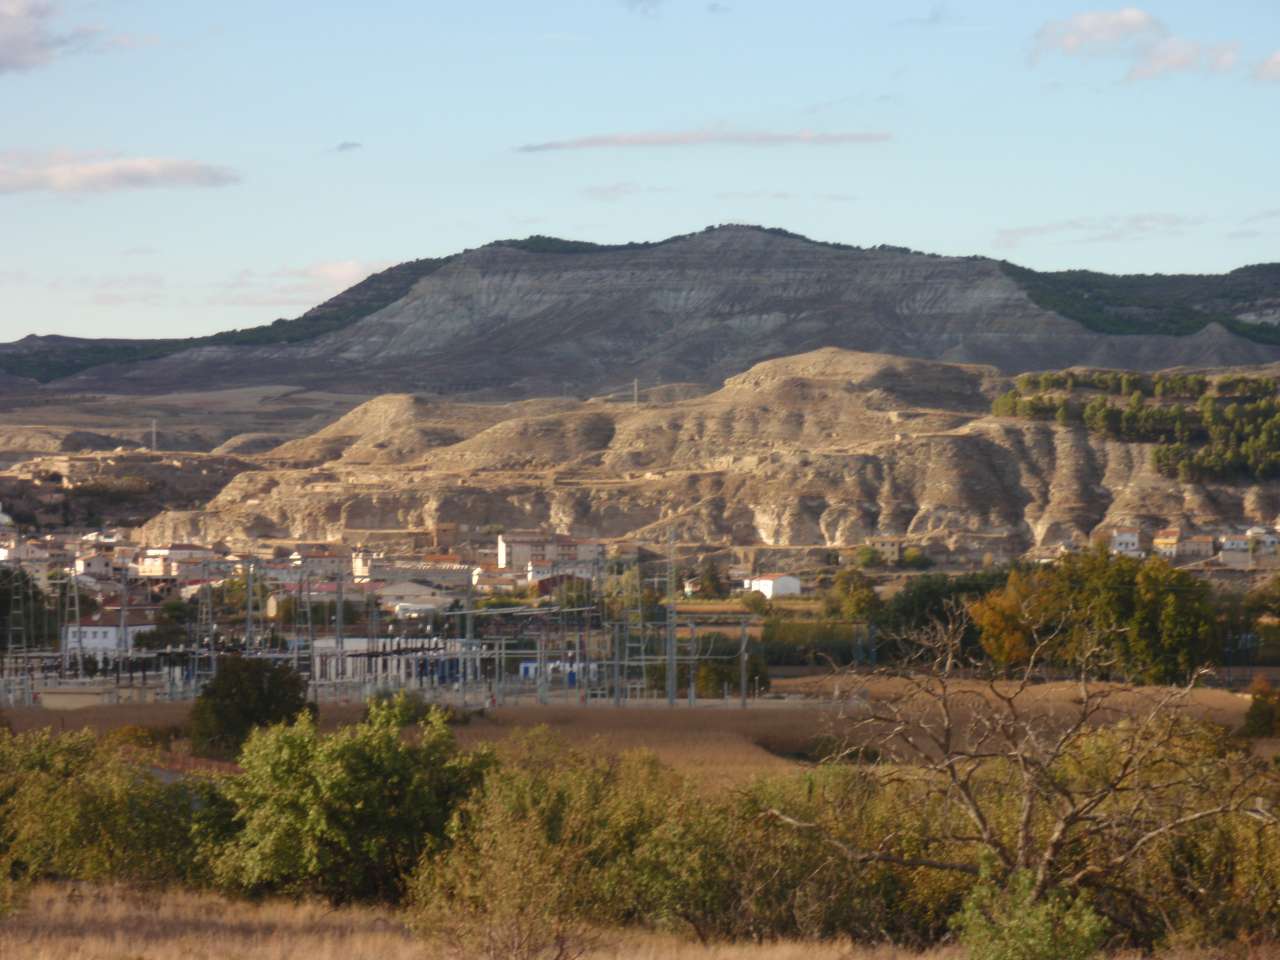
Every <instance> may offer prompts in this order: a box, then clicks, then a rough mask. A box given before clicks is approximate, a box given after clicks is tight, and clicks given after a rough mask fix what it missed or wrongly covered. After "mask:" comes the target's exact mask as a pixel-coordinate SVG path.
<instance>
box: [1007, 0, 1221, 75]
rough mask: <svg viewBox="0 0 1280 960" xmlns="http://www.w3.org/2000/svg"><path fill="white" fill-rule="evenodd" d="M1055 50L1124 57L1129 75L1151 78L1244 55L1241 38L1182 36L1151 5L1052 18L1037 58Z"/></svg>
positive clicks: (1216, 67)
mask: <svg viewBox="0 0 1280 960" xmlns="http://www.w3.org/2000/svg"><path fill="white" fill-rule="evenodd" d="M1051 53H1057V54H1061V55H1063V56H1068V57H1102V56H1112V57H1119V58H1121V59H1125V60H1128V61H1129V70H1128V72H1127V73H1126V75H1125V79H1126V80H1149V79H1152V78H1154V77H1159V76H1162V75H1164V74H1170V73H1191V72H1213V73H1228V72H1230V71H1231V70H1234V69H1235V67H1236V64H1237V63H1238V61H1239V44H1236V43H1205V42H1202V41H1200V40H1192V39H1189V38H1187V37H1181V36H1177V35H1175V34H1174V33H1172V32H1171V31H1170V30H1169V28H1168V27H1167V26H1166V25H1165V24H1164V23H1163V22H1162V21H1160V20H1159V19H1157V18H1156V17H1155V16H1153V15H1152V14H1150V13H1148V12H1147V11H1146V10H1142V9H1140V8H1138V7H1124V8H1122V9H1119V10H1097V11H1091V12H1087V13H1078V14H1075V15H1074V16H1071V17H1067V18H1065V19H1062V20H1050V21H1049V22H1048V23H1046V24H1044V25H1043V26H1042V27H1041V28H1040V29H1039V30H1038V31H1037V32H1036V35H1035V37H1034V39H1033V41H1032V50H1031V59H1032V62H1033V63H1034V62H1038V61H1039V60H1041V59H1042V58H1043V57H1044V56H1045V55H1046V54H1051Z"/></svg>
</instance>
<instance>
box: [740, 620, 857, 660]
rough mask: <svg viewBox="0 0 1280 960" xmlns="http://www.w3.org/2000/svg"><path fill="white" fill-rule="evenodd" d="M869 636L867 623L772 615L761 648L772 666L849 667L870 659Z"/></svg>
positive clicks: (762, 636)
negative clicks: (795, 618) (785, 617)
mask: <svg viewBox="0 0 1280 960" xmlns="http://www.w3.org/2000/svg"><path fill="white" fill-rule="evenodd" d="M867 639H868V633H867V629H866V626H865V625H864V624H857V623H849V622H847V621H838V620H837V621H833V620H784V619H781V618H778V617H771V618H770V619H768V620H766V621H765V624H764V631H763V633H762V635H761V642H760V647H761V652H762V654H763V656H764V660H765V662H766V663H768V664H769V665H770V666H780V667H783V666H785V667H798V666H814V665H826V664H828V663H834V664H836V665H838V666H847V665H848V664H851V663H856V662H858V661H860V660H865V659H867V654H868V651H867V649H866V643H867Z"/></svg>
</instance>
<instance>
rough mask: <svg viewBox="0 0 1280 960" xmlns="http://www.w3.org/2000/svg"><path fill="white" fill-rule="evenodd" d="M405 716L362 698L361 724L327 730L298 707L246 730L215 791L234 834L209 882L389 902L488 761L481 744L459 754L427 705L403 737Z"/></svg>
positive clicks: (397, 706) (397, 708)
mask: <svg viewBox="0 0 1280 960" xmlns="http://www.w3.org/2000/svg"><path fill="white" fill-rule="evenodd" d="M410 712H411V708H410V705H409V704H408V703H407V702H406V701H404V700H403V699H397V700H393V701H390V702H377V701H374V702H371V703H370V704H369V713H368V718H367V719H366V720H364V721H363V722H361V723H359V724H356V725H353V726H349V727H344V728H343V729H341V730H339V731H338V732H337V733H334V734H331V735H329V736H321V735H320V734H319V733H318V732H317V730H316V728H315V724H314V722H313V721H312V720H311V718H310V716H309V715H307V714H302V715H301V716H299V717H298V719H297V720H295V721H294V722H293V723H292V724H291V725H284V724H280V725H277V726H273V727H268V728H263V729H259V730H257V731H255V732H254V733H253V734H252V735H251V736H250V737H249V741H248V743H246V744H245V747H244V750H243V751H241V754H240V766H241V768H242V769H243V771H244V772H243V774H241V775H240V776H237V777H233V778H230V779H229V780H227V782H226V784H225V786H224V788H223V792H224V795H225V797H226V799H227V801H228V802H229V804H230V807H231V809H232V816H233V819H234V821H235V823H236V825H237V826H238V827H239V830H238V832H236V833H235V835H234V836H233V837H232V838H231V839H230V841H229V842H227V843H226V844H224V845H223V846H222V847H221V848H220V849H219V850H218V851H217V852H216V854H215V856H214V860H213V863H212V870H213V873H214V876H215V877H216V878H217V881H218V883H219V884H220V885H222V886H224V887H226V888H228V889H234V890H240V891H243V892H245V893H253V894H262V893H287V894H291V895H295V896H296V895H308V896H319V897H324V898H326V899H328V900H330V901H332V902H334V903H341V902H345V901H352V900H357V901H384V902H392V903H394V902H397V901H398V900H399V899H400V897H401V895H402V894H403V892H404V883H405V877H406V876H407V874H408V873H409V872H410V871H411V870H412V869H413V867H414V866H415V864H416V863H417V862H418V860H419V858H420V857H421V856H422V854H423V853H424V851H425V850H427V849H428V847H429V846H430V845H431V844H433V843H438V842H440V841H441V840H442V839H443V837H444V832H445V826H446V824H447V823H448V822H449V819H450V817H451V816H453V813H454V811H455V809H456V808H457V806H458V805H459V804H460V803H461V802H462V801H463V800H464V799H465V798H466V797H467V795H468V794H469V793H470V792H471V791H472V790H473V789H474V788H475V787H476V786H477V784H478V783H479V782H480V779H481V777H482V776H483V774H484V771H485V769H486V767H487V766H488V765H489V762H490V758H489V754H488V753H487V752H486V751H483V750H481V751H476V752H473V753H462V752H460V751H459V750H458V748H457V744H456V743H455V742H454V738H453V735H452V733H451V732H450V731H449V728H448V726H447V724H446V722H445V718H444V715H443V714H441V713H438V712H433V713H431V714H430V715H429V716H427V717H426V718H425V719H424V720H423V721H422V722H421V724H420V725H419V728H418V731H417V735H416V736H415V737H413V738H411V739H405V738H403V737H402V736H401V724H402V721H403V720H404V719H405V718H406V717H407V716H408V715H409V714H410Z"/></svg>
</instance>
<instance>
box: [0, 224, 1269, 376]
mask: <svg viewBox="0 0 1280 960" xmlns="http://www.w3.org/2000/svg"><path fill="white" fill-rule="evenodd" d="M1277 323H1280V264H1270V265H1258V266H1253V267H1245V268H1242V269H1241V270H1236V271H1233V272H1232V273H1229V274H1224V275H1220V276H1130V277H1123V276H1110V275H1107V274H1100V273H1091V272H1087V271H1067V272H1063V273H1039V272H1036V271H1032V270H1027V269H1025V268H1022V267H1018V266H1016V265H1014V264H1010V263H1004V262H1000V261H995V260H990V259H986V258H982V257H941V256H936V255H931V254H924V253H917V252H914V251H911V250H908V249H905V248H901V247H886V246H881V247H874V248H869V249H864V248H857V247H850V246H845V245H842V244H833V243H822V242H817V241H812V240H808V239H806V238H804V237H801V236H798V235H796V234H792V233H788V232H787V231H784V230H777V229H766V228H761V227H747V226H726V227H716V228H708V229H707V230H704V231H702V232H700V233H696V234H690V235H686V236H680V237H672V238H670V239H667V240H662V241H658V242H653V243H630V244H620V245H612V246H606V245H597V244H591V243H584V242H579V241H568V240H560V239H556V238H552V237H541V236H535V237H529V238H527V239H525V240H506V241H499V242H497V243H492V244H489V245H487V246H485V247H482V248H479V249H476V250H469V251H465V252H463V253H459V254H455V255H453V256H451V257H446V258H442V259H438V260H418V261H413V262H411V263H405V264H401V265H399V266H397V267H392V268H390V269H389V270H385V271H383V272H381V273H378V274H375V275H373V276H372V277H369V278H368V279H366V280H364V281H362V282H361V283H359V284H357V285H356V286H354V287H352V288H351V289H350V290H347V291H345V292H344V293H341V294H339V295H338V296H337V297H334V298H333V299H331V300H329V301H327V302H326V303H324V304H321V305H320V306H318V307H316V308H314V309H312V310H310V311H308V312H307V313H305V314H303V315H302V316H301V317H298V318H296V319H293V320H278V321H276V322H275V323H273V324H270V325H267V326H262V327H254V328H250V329H246V330H235V331H229V332H226V333H221V334H215V335H213V336H211V337H203V338H198V339H191V340H155V341H125V340H104V341H94V340H77V339H74V338H66V337H39V338H37V337H27V338H25V339H23V340H20V341H17V342H16V343H11V344H4V345H0V373H8V374H10V375H12V376H16V377H29V378H33V379H36V380H40V381H42V382H54V383H55V384H56V385H58V386H65V387H67V388H69V389H77V390H86V389H92V390H97V391H118V392H134V391H155V390H166V389H173V388H176V387H188V386H189V385H190V384H192V383H193V382H196V383H200V384H202V385H205V386H213V385H226V386H242V385H254V384H281V383H285V384H298V385H304V386H305V385H319V384H323V385H324V386H325V387H326V388H327V389H336V390H350V391H353V392H366V393H367V392H369V390H370V389H377V390H383V391H397V390H399V391H412V392H419V393H442V394H453V393H468V392H475V391H489V392H491V393H495V392H496V393H498V394H501V395H525V396H530V395H547V394H557V393H562V392H566V391H568V392H600V391H607V390H611V389H622V388H625V387H628V386H629V385H630V384H631V382H632V381H633V380H636V379H638V380H641V381H642V382H643V383H644V384H646V385H651V384H654V383H702V384H717V383H719V382H721V381H723V380H724V379H725V378H726V377H729V376H733V375H735V374H737V373H740V372H742V371H743V370H746V369H748V368H749V367H750V366H752V365H753V364H755V363H758V362H759V361H761V360H767V359H770V358H773V357H780V356H790V355H793V354H797V353H802V352H805V351H809V350H814V349H819V348H823V347H840V348H844V349H850V350H860V351H867V352H873V353H885V354H894V355H900V356H910V357H919V358H924V359H933V360H945V361H960V362H976V363H987V364H991V365H993V366H995V367H997V368H999V369H1000V370H1002V371H1004V372H1006V373H1015V372H1021V371H1025V370H1039V369H1056V368H1061V367H1066V366H1071V365H1075V364H1085V365H1091V366H1100V367H1123V368H1129V369H1142V370H1153V369H1162V368H1168V367H1172V366H1178V365H1197V366H1212V365H1240V364H1254V363H1266V362H1272V361H1275V360H1280V327H1278V326H1277Z"/></svg>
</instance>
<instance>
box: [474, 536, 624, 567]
mask: <svg viewBox="0 0 1280 960" xmlns="http://www.w3.org/2000/svg"><path fill="white" fill-rule="evenodd" d="M604 558H605V545H604V543H603V542H602V541H600V540H578V539H575V538H574V537H568V536H565V535H564V534H562V533H545V532H543V531H541V530H512V531H510V532H509V533H500V534H498V568H499V569H501V570H524V569H525V568H526V567H528V565H529V563H530V562H537V563H540V564H541V563H587V564H596V563H603V562H604Z"/></svg>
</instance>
